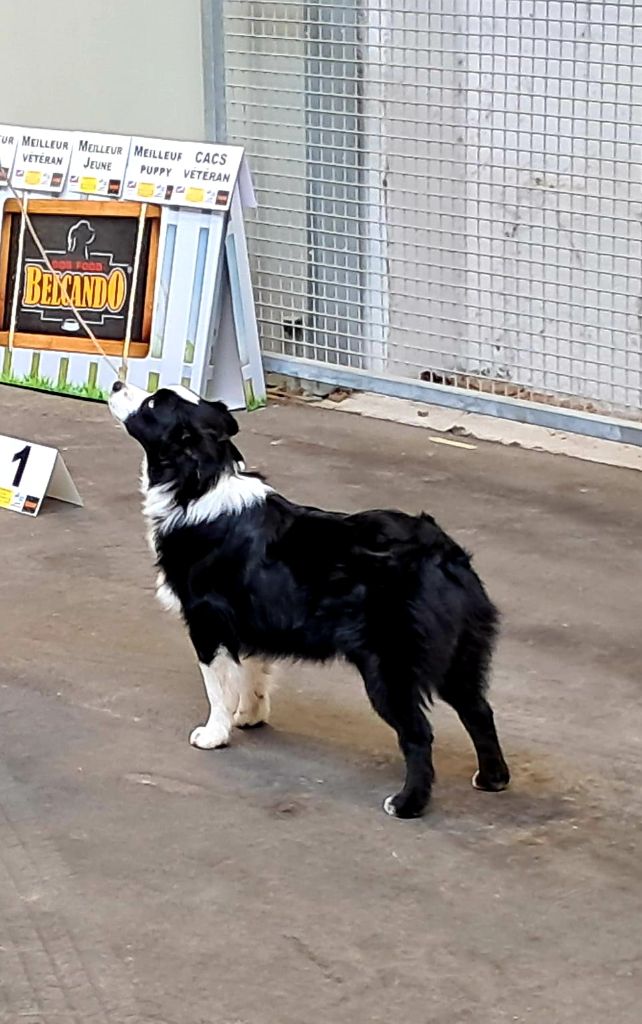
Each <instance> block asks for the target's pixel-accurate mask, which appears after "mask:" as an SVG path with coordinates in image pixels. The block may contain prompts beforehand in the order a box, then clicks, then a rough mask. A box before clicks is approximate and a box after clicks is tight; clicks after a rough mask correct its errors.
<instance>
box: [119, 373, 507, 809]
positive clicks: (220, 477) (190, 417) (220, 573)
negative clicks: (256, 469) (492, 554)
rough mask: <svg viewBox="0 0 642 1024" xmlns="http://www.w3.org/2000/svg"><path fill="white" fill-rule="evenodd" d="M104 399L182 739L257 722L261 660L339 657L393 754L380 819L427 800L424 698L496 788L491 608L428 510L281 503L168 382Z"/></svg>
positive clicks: (265, 679)
mask: <svg viewBox="0 0 642 1024" xmlns="http://www.w3.org/2000/svg"><path fill="white" fill-rule="evenodd" d="M109 405H110V408H111V411H112V413H113V415H114V416H115V417H116V419H117V420H119V421H120V422H121V423H123V424H124V425H125V428H126V429H127V431H128V433H129V434H130V435H131V436H132V437H133V438H135V439H136V440H137V441H138V442H139V443H140V444H141V445H142V447H143V449H144V451H145V458H144V462H143V472H142V490H143V495H144V501H143V513H144V515H145V517H146V519H147V521H148V524H149V533H150V542H151V545H152V548H153V551H154V553H155V555H156V559H157V565H158V570H159V575H158V597H159V599H160V601H161V603H162V604H163V605H164V606H165V607H166V608H168V609H173V610H175V611H177V612H178V613H179V614H181V615H182V617H183V620H184V621H185V624H186V626H187V628H188V630H189V634H190V637H191V640H192V643H193V645H194V647H195V649H196V654H197V656H198V660H199V664H200V669H201V672H202V675H203V680H204V682H205V689H206V692H207V696H208V699H209V704H210V714H209V718H208V720H207V722H206V723H205V725H201V726H199V727H198V728H197V729H194V731H193V732H192V734H191V737H190V742H191V743H192V744H193V745H194V746H196V747H201V748H205V749H209V748H212V747H223V746H225V745H226V744H227V743H228V741H229V738H230V733H231V730H232V726H233V725H238V726H250V725H258V724H259V723H261V722H265V721H267V718H268V715H269V668H268V667H267V666H268V665H269V664H270V662H272V661H274V660H279V659H284V658H291V659H309V660H312V661H328V660H329V659H331V658H336V657H341V658H344V659H345V660H346V661H348V662H350V663H351V664H353V665H354V666H356V668H357V669H358V670H359V672H360V673H361V676H362V678H363V681H364V683H365V687H366V691H367V693H368V696H369V698H370V701H371V703H372V705H373V707H374V708H375V710H376V711H377V712H378V713H379V714H380V715H381V717H382V718H383V719H384V721H385V722H387V723H388V725H390V726H391V727H392V728H393V729H394V730H395V732H396V734H397V737H398V740H399V745H400V747H401V750H402V753H403V755H404V758H405V762H406V780H405V783H404V786H403V788H402V789H401V790H400V792H399V793H397V794H395V795H394V796H390V797H388V798H387V799H386V800H385V802H384V809H385V810H386V811H387V813H388V814H392V815H397V816H398V817H400V818H412V817H417V816H418V815H420V814H421V813H422V812H423V811H424V809H425V807H426V805H427V803H428V800H429V798H430V790H431V786H432V782H433V777H434V771H433V766H432V758H431V746H432V730H431V728H430V725H429V723H428V719H427V717H426V713H425V712H426V705H427V704H429V703H431V701H432V698H433V696H434V695H438V696H439V697H441V698H442V699H443V700H445V701H447V702H448V703H449V704H450V705H452V707H453V708H454V709H455V711H456V712H457V714H458V715H459V717H460V719H461V721H462V723H463V725H464V727H465V728H466V729H467V731H468V733H469V734H470V737H471V739H472V741H473V743H474V745H475V749H476V751H477V757H478V761H479V770H478V771H477V772H476V773H475V775H474V777H473V785H474V786H475V787H476V788H477V789H484V790H500V789H504V788H505V787H506V786H507V785H508V781H509V772H508V768H507V766H506V762H505V761H504V757H503V755H502V751H501V748H500V746H499V741H498V739H497V734H496V732H495V726H494V724H493V713H492V711H491V708H490V706H489V704H488V702H487V701H486V699H485V696H484V694H485V689H486V674H487V670H488V667H489V663H490V658H491V654H492V647H493V641H494V638H495V633H496V625H497V613H496V611H495V608H494V607H493V605H492V604H491V602H490V600H489V598H488V597H487V595H486V592H485V590H484V587H483V585H482V583H481V581H480V580H479V577H478V576H477V575H476V573H475V572H474V570H473V569H472V568H471V565H470V560H469V558H468V555H467V554H466V553H465V552H464V551H463V550H462V549H461V548H460V547H458V545H457V544H456V543H455V542H454V541H453V540H451V539H450V538H449V537H448V536H447V535H446V534H445V533H444V532H443V531H442V530H441V529H440V528H439V527H438V526H437V524H436V523H435V521H434V520H433V519H431V517H430V516H428V515H423V514H422V515H420V516H416V517H415V516H410V515H406V514H404V513H403V512H392V511H369V512H360V513H357V514H356V515H344V514H341V513H337V512H324V511H321V510H319V509H316V508H306V507H303V506H301V505H296V504H294V503H293V502H291V501H288V500H287V498H284V497H282V496H281V495H280V494H277V493H276V492H275V491H273V490H272V488H271V487H269V486H268V485H267V484H266V483H265V482H264V481H263V480H262V479H261V477H260V476H258V475H255V474H253V473H247V472H245V470H244V467H243V464H242V461H241V456H240V454H239V452H238V450H237V449H236V448H235V446H234V444H233V443H232V440H231V438H232V437H233V436H234V435H235V434H236V433H237V430H238V426H237V423H236V420H235V419H234V417H233V416H232V415H231V413H230V412H229V410H228V409H227V407H226V406H225V405H224V404H223V403H221V402H208V401H205V400H203V399H199V398H198V396H197V395H195V394H193V393H192V392H191V391H188V390H187V389H185V388H183V387H181V386H177V387H172V388H162V389H161V390H160V391H157V392H156V394H154V395H149V394H147V392H145V391H141V390H140V389H138V388H135V387H132V386H131V385H125V384H122V383H120V382H117V383H116V384H114V387H113V391H112V394H111V397H110V401H109Z"/></svg>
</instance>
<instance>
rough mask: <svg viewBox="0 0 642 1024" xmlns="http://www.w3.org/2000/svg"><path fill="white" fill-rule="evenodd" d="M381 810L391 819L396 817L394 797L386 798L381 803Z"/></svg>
mask: <svg viewBox="0 0 642 1024" xmlns="http://www.w3.org/2000/svg"><path fill="white" fill-rule="evenodd" d="M383 809H384V811H385V812H386V814H389V815H390V817H391V818H396V817H397V808H396V807H395V805H394V796H387V797H386V799H385V800H384V802H383Z"/></svg>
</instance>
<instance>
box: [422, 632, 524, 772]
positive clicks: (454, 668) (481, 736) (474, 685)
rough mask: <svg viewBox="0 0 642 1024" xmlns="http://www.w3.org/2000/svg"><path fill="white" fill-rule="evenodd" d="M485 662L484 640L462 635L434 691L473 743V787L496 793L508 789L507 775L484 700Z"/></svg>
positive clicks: (493, 726)
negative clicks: (451, 709)
mask: <svg viewBox="0 0 642 1024" xmlns="http://www.w3.org/2000/svg"><path fill="white" fill-rule="evenodd" d="M489 661H490V649H489V646H488V643H487V641H486V640H485V638H483V637H482V638H479V637H475V636H471V635H470V634H468V635H467V634H464V635H463V636H462V639H461V640H460V643H459V646H458V648H457V650H456V652H455V655H454V657H453V660H452V662H451V665H450V667H449V669H448V671H447V673H446V675H445V677H444V680H443V682H442V683H441V684H440V685H439V686H438V687H437V691H438V693H439V696H440V697H441V699H442V700H444V701H446V703H447V704H450V706H451V707H452V708H454V710H455V711H456V712H457V714H458V715H459V718H460V720H461V723H462V725H463V727H464V729H465V730H466V732H467V733H468V735H469V736H470V738H471V740H472V741H473V745H474V747H475V751H476V753H477V760H478V763H479V769H478V771H476V772H475V774H474V775H473V780H472V782H473V786H474V787H475V789H483V790H487V791H489V792H498V791H499V790H502V789H506V787H507V786H508V783H509V782H510V772H509V770H508V765H507V764H506V761H505V760H504V755H503V753H502V748H501V746H500V744H499V739H498V737H497V731H496V729H495V721H494V717H493V711H492V708H491V706H490V704H489V703H488V701H487V700H486V697H485V691H486V671H487V666H488V663H489Z"/></svg>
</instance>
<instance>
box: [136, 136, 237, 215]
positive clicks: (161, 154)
mask: <svg viewBox="0 0 642 1024" xmlns="http://www.w3.org/2000/svg"><path fill="white" fill-rule="evenodd" d="M242 159H243V147H242V146H219V145H217V144H216V143H212V142H172V141H170V140H167V139H147V138H143V137H134V138H133V139H132V142H131V147H130V150H129V161H128V164H127V170H126V173H125V179H126V180H125V188H124V189H123V199H135V200H138V201H139V202H140V201H141V200H143V201H147V202H150V203H160V204H167V205H169V206H191V207H194V208H197V209H204V210H221V211H225V210H229V208H230V203H231V201H232V194H233V192H234V186H235V185H236V179H237V177H238V173H239V168H240V166H241V160H242Z"/></svg>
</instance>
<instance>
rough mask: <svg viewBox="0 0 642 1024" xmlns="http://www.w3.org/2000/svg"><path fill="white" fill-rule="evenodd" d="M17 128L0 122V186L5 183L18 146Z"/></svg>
mask: <svg viewBox="0 0 642 1024" xmlns="http://www.w3.org/2000/svg"><path fill="white" fill-rule="evenodd" d="M18 132H19V129H18V128H14V127H13V126H12V125H10V124H0V188H2V186H3V185H6V184H7V181H8V180H9V175H10V174H11V168H12V167H13V161H14V159H15V156H16V148H17V146H18Z"/></svg>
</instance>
